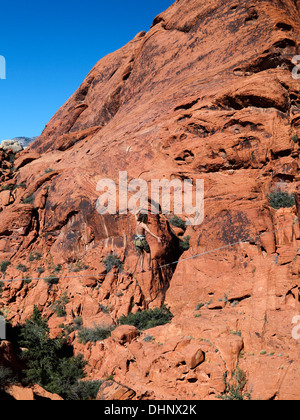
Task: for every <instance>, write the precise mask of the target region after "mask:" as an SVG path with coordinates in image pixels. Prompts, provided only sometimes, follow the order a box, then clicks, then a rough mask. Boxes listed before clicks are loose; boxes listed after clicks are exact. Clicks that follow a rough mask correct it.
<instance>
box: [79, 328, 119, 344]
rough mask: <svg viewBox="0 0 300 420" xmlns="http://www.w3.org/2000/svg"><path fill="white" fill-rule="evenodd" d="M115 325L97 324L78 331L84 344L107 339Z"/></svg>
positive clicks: (80, 340)
mask: <svg viewBox="0 0 300 420" xmlns="http://www.w3.org/2000/svg"><path fill="white" fill-rule="evenodd" d="M113 329H114V328H113V327H104V326H102V327H101V326H97V327H95V328H82V329H81V330H80V331H79V332H78V340H79V342H80V343H82V344H86V343H89V342H92V343H96V342H97V341H102V340H106V339H107V338H108V337H110V335H111V332H112V331H113Z"/></svg>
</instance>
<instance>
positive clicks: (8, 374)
mask: <svg viewBox="0 0 300 420" xmlns="http://www.w3.org/2000/svg"><path fill="white" fill-rule="evenodd" d="M15 382H16V377H15V374H14V373H13V371H12V370H11V369H10V368H6V367H4V366H0V390H4V389H5V388H6V387H7V386H8V385H10V384H13V383H15Z"/></svg>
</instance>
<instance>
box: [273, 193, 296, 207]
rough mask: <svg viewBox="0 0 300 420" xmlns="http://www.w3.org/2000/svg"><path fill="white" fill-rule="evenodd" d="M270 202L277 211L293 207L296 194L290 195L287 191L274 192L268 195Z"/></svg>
mask: <svg viewBox="0 0 300 420" xmlns="http://www.w3.org/2000/svg"><path fill="white" fill-rule="evenodd" d="M268 200H269V204H270V206H271V207H273V208H274V209H275V210H278V209H280V208H288V207H293V206H294V205H295V196H294V194H289V193H288V192H286V191H273V192H272V193H270V194H269V195H268Z"/></svg>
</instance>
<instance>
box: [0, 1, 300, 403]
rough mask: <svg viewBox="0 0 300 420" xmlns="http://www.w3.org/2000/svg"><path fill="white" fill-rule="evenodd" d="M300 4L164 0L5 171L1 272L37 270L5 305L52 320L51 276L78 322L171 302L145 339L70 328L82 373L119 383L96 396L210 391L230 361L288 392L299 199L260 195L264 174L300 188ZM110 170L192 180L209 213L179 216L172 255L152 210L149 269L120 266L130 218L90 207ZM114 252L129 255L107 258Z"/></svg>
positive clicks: (7, 290)
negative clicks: (87, 334)
mask: <svg viewBox="0 0 300 420" xmlns="http://www.w3.org/2000/svg"><path fill="white" fill-rule="evenodd" d="M299 14H300V5H299V2H295V1H292V0H281V1H279V0H277V1H274V0H272V1H271V0H264V1H253V2H251V3H249V1H239V2H237V1H234V0H228V1H227V2H224V1H221V0H213V1H210V2H204V1H202V0H180V1H176V2H175V3H174V4H173V5H172V6H171V7H170V8H169V9H168V10H167V11H165V12H164V13H162V14H161V15H159V16H158V17H156V18H155V19H154V22H153V25H152V27H151V29H150V30H149V32H148V33H140V34H138V35H137V36H136V37H135V38H134V39H133V40H132V41H131V42H129V43H128V44H127V45H126V46H124V47H123V48H121V49H120V50H118V51H116V52H114V53H112V54H110V55H109V56H107V57H105V58H103V59H102V60H100V61H99V63H98V64H97V65H96V66H95V67H94V68H93V69H92V70H91V72H90V73H89V75H88V76H87V78H86V79H85V81H84V82H83V84H82V85H81V86H80V88H79V89H78V90H77V91H76V92H75V93H74V95H73V96H72V97H71V98H70V99H69V100H68V101H67V103H66V104H65V105H64V106H63V107H62V108H61V109H60V110H59V111H58V112H57V113H56V114H55V116H54V117H53V118H52V119H51V121H50V122H49V123H48V124H47V126H46V128H45V130H44V132H43V133H42V135H41V136H40V137H39V138H38V139H37V140H36V141H35V142H34V143H33V144H32V145H31V146H30V148H29V149H28V150H26V151H24V152H22V153H21V154H20V156H19V157H18V159H17V160H16V162H15V172H11V173H10V174H5V177H6V178H5V179H3V181H5V182H7V181H10V182H11V183H12V185H13V186H19V185H23V187H18V188H15V189H14V190H13V191H12V193H11V194H10V197H9V198H8V197H6V196H5V197H4V196H3V198H2V195H1V196H0V199H1V200H2V199H3V200H4V203H5V204H3V206H4V211H3V212H2V213H1V214H0V219H1V233H0V252H1V256H2V259H4V258H11V266H9V267H8V269H7V272H6V278H18V279H19V278H20V272H19V271H18V270H17V268H16V267H17V265H18V264H19V263H20V262H22V263H23V264H26V265H27V266H28V270H29V271H28V274H29V276H30V277H40V280H33V281H32V282H31V283H28V282H27V283H25V282H22V281H19V282H14V283H11V284H10V283H5V284H4V286H3V292H2V295H1V300H0V303H1V305H2V306H8V307H9V309H10V312H9V317H10V319H11V320H13V321H14V322H23V321H24V320H25V319H26V318H28V317H29V316H30V315H31V313H32V310H33V307H34V305H38V307H39V308H40V309H41V310H43V313H44V315H45V316H47V317H48V318H49V325H50V328H51V333H52V334H53V336H55V335H57V334H58V333H59V332H60V328H59V325H60V324H61V323H62V319H61V318H58V317H57V316H56V314H55V313H53V311H51V310H50V309H49V308H50V307H51V304H52V303H53V302H55V301H56V300H57V299H59V298H60V297H61V295H62V294H63V293H66V294H67V296H68V299H69V302H68V304H67V305H66V313H67V315H66V319H65V320H64V322H65V323H66V324H69V325H71V324H72V323H73V320H74V319H75V318H76V317H78V316H81V317H82V319H83V323H84V326H86V327H92V326H93V325H95V324H98V325H101V324H105V325H107V326H111V325H113V324H114V323H115V321H116V320H117V319H118V318H119V317H120V316H122V315H127V314H128V313H130V312H137V311H139V310H143V309H148V308H152V307H157V306H160V305H161V304H162V303H166V304H167V305H168V306H169V308H170V310H171V312H172V313H173V314H174V318H173V319H172V321H171V323H170V324H167V325H165V326H160V327H157V328H155V329H152V330H151V331H147V332H146V333H145V334H147V335H151V336H152V337H153V339H152V340H150V341H149V340H144V339H145V337H146V336H145V335H139V336H137V337H133V338H132V339H131V340H130V341H129V342H126V340H125V343H124V340H120V339H116V337H115V338H114V337H111V338H109V339H107V340H105V341H104V343H97V344H95V345H93V344H89V345H86V346H84V345H82V344H79V343H78V339H77V338H76V334H73V336H72V339H71V341H72V340H73V342H72V343H73V345H74V348H75V350H76V352H81V353H83V354H84V357H85V358H86V359H87V360H88V361H89V365H88V368H87V370H88V373H89V374H90V375H91V377H93V378H96V379H103V378H105V377H108V376H110V375H114V379H115V380H116V381H117V382H118V383H119V384H120V383H121V384H123V386H124V388H122V387H120V388H118V389H117V388H116V387H114V386H106V387H105V390H103V392H102V393H101V396H100V397H99V398H109V392H110V389H111V390H112V391H111V395H112V396H114V398H115V396H116V395H122V398H123V397H124V395H125V397H124V398H126V395H127V396H128V398H135V399H141V398H143V399H168V398H170V399H176V398H177V399H215V398H218V396H219V395H220V394H222V393H223V392H224V390H225V387H224V382H223V376H224V375H227V378H228V380H230V378H231V375H232V374H233V372H234V371H235V370H236V369H237V366H238V367H239V368H240V369H241V370H243V371H244V372H245V373H246V379H247V383H246V386H245V392H248V393H249V394H251V397H252V398H259V399H298V398H299V396H300V382H299V375H298V372H299V357H298V352H297V345H298V344H299V342H298V341H297V340H296V339H295V338H293V336H292V330H293V327H294V325H293V324H292V320H293V317H294V316H295V315H299V314H300V305H299V287H300V285H299V268H300V266H299V261H300V259H299V258H300V253H299V249H300V228H299V223H298V219H296V218H297V216H298V217H299V200H297V206H294V207H291V208H285V209H279V210H275V209H273V208H271V207H270V205H269V202H268V195H269V193H270V192H271V191H273V190H276V189H283V190H286V191H288V192H289V193H294V192H297V191H298V192H299V180H300V178H299V140H298V139H300V125H299V121H300V120H299V117H300V99H299V81H298V80H295V79H294V78H293V77H292V69H293V67H294V64H293V63H292V59H293V57H294V56H295V55H297V54H298V53H299V40H300V26H299ZM120 171H127V173H128V178H129V180H130V179H134V178H141V179H143V180H145V181H147V182H150V181H151V179H163V178H166V179H168V180H172V179H179V180H183V179H192V180H193V181H196V180H197V179H201V180H204V185H205V218H204V222H203V223H202V224H201V225H199V226H194V227H188V229H187V230H186V232H185V235H189V236H190V238H191V239H190V245H191V246H190V249H189V250H188V251H186V252H185V253H184V254H183V255H181V252H180V251H179V246H178V245H179V239H178V237H177V236H176V235H175V234H174V233H173V232H172V231H171V229H170V225H169V223H168V217H166V216H162V215H159V216H151V217H150V228H151V229H152V230H153V231H154V232H155V233H157V234H159V235H160V236H162V237H163V243H162V245H157V242H156V241H155V239H153V240H152V238H149V243H150V246H151V250H152V257H153V272H152V273H151V272H148V273H145V274H137V273H134V274H129V272H133V271H134V268H135V265H136V262H137V254H136V251H135V249H134V246H133V243H132V239H133V235H134V217H133V216H132V215H105V216H100V215H99V214H98V213H97V210H96V205H95V203H96V200H97V198H98V192H97V190H96V186H97V182H98V181H99V180H101V179H103V178H110V179H112V180H114V181H116V182H118V179H119V172H120ZM24 199H25V204H24V203H23V200H24ZM26 199H27V200H26ZM268 232H270V233H268ZM177 233H179V231H177ZM181 233H182V232H181ZM111 251H113V252H114V253H116V254H117V255H118V256H119V258H120V260H121V261H122V262H123V264H124V267H125V271H123V272H121V273H120V272H118V270H117V269H116V268H115V269H114V271H112V272H110V273H109V274H107V272H106V269H105V266H104V258H105V257H106V256H107V255H109V254H110V252H111ZM37 252H38V253H39V254H40V255H42V258H41V259H39V258H35V255H37V254H35V253H37ZM198 254H200V256H198V257H197V258H190V257H193V256H194V255H198ZM179 258H180V262H179V263H178V264H173V262H174V261H177V260H178V259H179ZM169 263H170V265H168V266H165V264H169ZM58 264H60V265H61V268H60V270H58V268H57V267H58ZM161 265H164V267H163V268H160V266H161ZM41 268H43V269H44V270H45V272H44V274H40V272H41V270H40V269H41ZM37 270H38V271H37ZM55 270H56V271H55ZM57 270H58V271H57ZM53 272H54V273H56V275H57V276H58V277H59V279H60V281H59V283H58V284H56V285H52V286H51V285H49V283H47V282H45V281H44V280H43V279H42V278H43V277H44V276H45V277H48V276H50V275H53ZM80 276H82V277H80ZM83 276H84V277H83ZM104 308H105V309H104ZM196 308H197V309H196ZM103 309H104V310H103ZM110 385H111V384H110ZM129 390H130V392H129ZM104 391H105V392H104ZM103 396H105V397H103ZM120 398H121V397H120Z"/></svg>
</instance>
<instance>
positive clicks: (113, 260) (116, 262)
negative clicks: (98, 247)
mask: <svg viewBox="0 0 300 420" xmlns="http://www.w3.org/2000/svg"><path fill="white" fill-rule="evenodd" d="M103 264H104V265H105V268H106V271H107V273H109V272H110V271H111V270H112V269H113V267H117V268H118V270H119V271H123V264H122V262H121V261H120V259H119V258H118V257H117V255H114V254H112V255H108V256H107V257H106V258H105V259H104V260H103Z"/></svg>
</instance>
